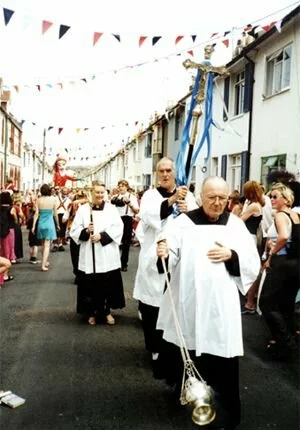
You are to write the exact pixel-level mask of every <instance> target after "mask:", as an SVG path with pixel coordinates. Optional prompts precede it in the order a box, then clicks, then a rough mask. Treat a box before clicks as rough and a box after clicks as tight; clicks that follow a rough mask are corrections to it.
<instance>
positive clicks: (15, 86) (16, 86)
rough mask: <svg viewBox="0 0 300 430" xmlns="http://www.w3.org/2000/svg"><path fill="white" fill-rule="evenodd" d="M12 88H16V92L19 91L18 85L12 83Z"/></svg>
mask: <svg viewBox="0 0 300 430" xmlns="http://www.w3.org/2000/svg"><path fill="white" fill-rule="evenodd" d="M14 89H15V90H16V92H17V93H18V92H19V87H18V85H14Z"/></svg>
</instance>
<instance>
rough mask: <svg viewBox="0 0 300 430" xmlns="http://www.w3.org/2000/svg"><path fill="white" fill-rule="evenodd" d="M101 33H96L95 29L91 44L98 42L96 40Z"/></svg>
mask: <svg viewBox="0 0 300 430" xmlns="http://www.w3.org/2000/svg"><path fill="white" fill-rule="evenodd" d="M102 34H103V33H98V32H97V31H95V32H94V38H93V46H95V45H96V43H97V42H98V40H99V39H100V37H101V36H102Z"/></svg>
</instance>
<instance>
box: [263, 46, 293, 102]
mask: <svg viewBox="0 0 300 430" xmlns="http://www.w3.org/2000/svg"><path fill="white" fill-rule="evenodd" d="M291 57H292V46H291V45H289V46H286V47H285V48H283V49H281V50H280V51H277V52H276V53H274V54H273V55H271V56H270V57H269V58H268V59H267V82H266V95H267V96H271V95H273V94H277V93H279V92H280V91H282V90H284V89H285V88H289V86H290V80H291Z"/></svg>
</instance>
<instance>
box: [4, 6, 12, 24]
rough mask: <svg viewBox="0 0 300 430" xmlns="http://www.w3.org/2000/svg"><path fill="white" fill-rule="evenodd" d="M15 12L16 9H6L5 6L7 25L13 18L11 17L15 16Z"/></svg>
mask: <svg viewBox="0 0 300 430" xmlns="http://www.w3.org/2000/svg"><path fill="white" fill-rule="evenodd" d="M14 13H15V11H14V10H10V9H6V8H5V7H4V8H3V14H4V22H5V25H7V24H8V23H9V21H10V20H11V17H12V16H13V14H14Z"/></svg>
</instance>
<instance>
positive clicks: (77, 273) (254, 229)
mask: <svg viewBox="0 0 300 430" xmlns="http://www.w3.org/2000/svg"><path fill="white" fill-rule="evenodd" d="M287 178H288V180H287ZM157 179H158V186H157V187H156V188H153V189H149V190H146V191H145V192H139V193H136V192H134V190H133V189H131V188H130V184H129V183H128V181H126V180H125V179H120V181H119V182H118V184H117V187H116V188H115V189H113V190H107V189H106V187H105V184H103V183H101V182H98V181H95V182H94V183H93V184H92V185H91V188H90V189H80V190H79V189H68V188H66V187H50V186H48V185H47V184H43V185H42V187H41V188H40V190H38V192H34V191H32V192H28V193H25V195H23V196H22V195H21V193H19V192H18V191H17V190H15V189H14V187H13V186H12V181H9V182H8V184H7V185H6V186H5V188H4V189H3V190H2V192H1V194H0V204H1V238H0V255H1V257H0V285H1V286H2V287H3V286H5V287H6V286H7V283H8V282H9V281H13V280H14V276H17V274H18V270H17V265H18V264H20V263H22V262H23V261H24V254H25V253H24V250H23V246H24V245H23V239H22V238H23V234H22V230H23V233H24V232H25V230H27V236H28V246H29V254H30V260H29V262H30V263H31V264H33V265H35V266H38V267H39V268H40V270H42V271H43V272H48V271H49V270H51V267H50V261H49V260H50V258H49V256H50V252H52V253H60V252H64V251H65V249H66V246H69V248H70V255H71V262H72V269H73V274H74V283H75V284H76V285H77V303H76V311H77V313H79V314H80V315H82V316H83V319H84V321H86V323H88V324H89V325H91V326H95V325H96V324H97V323H106V324H108V325H111V326H113V325H115V324H116V319H115V317H114V316H113V314H112V309H122V308H124V307H125V305H126V304H125V296H124V289H123V281H122V273H121V272H126V271H127V270H128V264H129V261H130V247H131V246H138V247H139V262H138V267H137V272H136V277H135V284H134V288H133V297H134V298H135V299H136V300H137V303H138V312H139V316H140V319H141V324H142V327H143V333H144V340H145V348H146V350H147V351H149V354H150V361H151V366H152V370H153V375H154V377H156V378H160V379H166V381H167V383H168V384H171V385H174V387H175V393H176V396H177V399H179V398H181V397H182V395H183V394H182V393H183V391H182V375H183V372H184V368H183V366H184V362H183V360H182V355H181V353H180V351H181V349H182V347H183V345H182V340H181V338H180V336H178V327H177V330H176V324H175V323H174V321H175V320H174V316H175V317H176V318H178V323H179V325H180V330H181V333H182V335H183V339H184V343H185V344H186V347H187V349H188V350H189V352H190V354H191V357H192V358H193V362H194V363H195V366H196V368H197V369H199V372H201V375H202V376H203V377H204V379H205V380H206V381H207V383H208V384H209V385H210V386H211V387H212V388H213V390H214V392H215V394H216V395H215V399H214V402H215V406H216V409H217V411H218V414H219V416H221V417H222V420H221V421H222V424H221V425H222V428H225V429H227V430H230V429H235V428H237V426H238V425H239V423H240V420H241V406H240V396H239V364H238V357H239V356H242V355H243V340H242V318H241V315H243V314H246V313H248V314H249V315H251V314H255V313H256V312H259V313H261V314H262V316H263V319H264V322H265V323H266V326H267V327H268V329H269V331H270V341H269V342H268V344H267V345H266V348H267V350H268V351H269V352H270V356H271V357H272V359H274V360H278V359H279V360H287V361H289V360H292V359H294V358H295V356H297V354H298V352H299V351H298V349H299V345H298V342H299V341H298V339H299V334H300V332H299V327H297V325H296V321H295V304H296V302H298V301H300V299H299V295H298V296H297V293H298V294H299V286H300V233H299V231H300V224H299V223H300V216H299V215H300V184H299V183H298V182H297V181H295V180H294V178H293V176H292V175H290V176H288V177H287V175H285V174H283V173H282V172H277V176H276V174H275V175H273V179H274V180H273V181H272V182H271V184H270V189H269V190H268V192H267V193H266V190H265V189H264V187H263V186H262V185H261V184H259V183H258V182H256V181H252V180H250V181H247V182H246V183H245V184H244V186H243V190H242V192H241V193H239V191H238V190H234V191H233V192H231V193H230V192H229V188H228V185H227V183H226V181H225V180H224V179H222V178H220V177H208V178H206V179H205V180H204V182H203V184H202V189H201V195H200V196H194V194H193V189H192V188H191V189H188V187H187V186H179V187H178V186H176V183H175V168H174V163H173V161H172V160H171V159H169V158H167V157H165V158H162V159H161V160H160V161H159V162H158V164H157ZM297 235H298V236H297ZM297 240H299V241H298V242H297ZM39 249H40V251H39ZM51 260H52V261H51V264H55V262H54V258H51ZM13 266H14V268H13V269H12V267H13ZM12 272H13V274H12ZM168 280H171V281H170V282H168ZM263 281H264V282H263ZM171 287H172V294H171V295H172V302H170V296H169V293H170V291H171ZM244 297H245V299H244ZM170 303H171V305H170Z"/></svg>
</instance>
